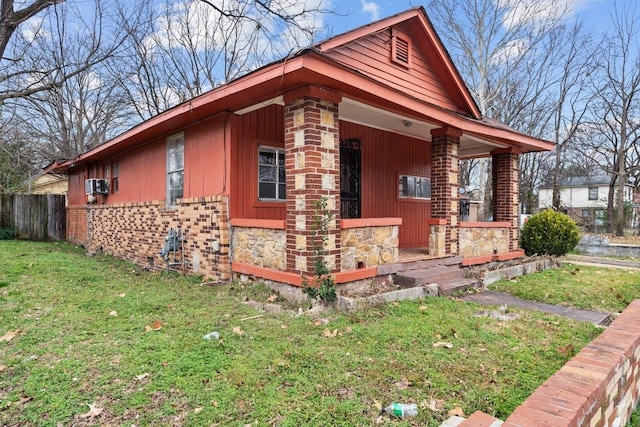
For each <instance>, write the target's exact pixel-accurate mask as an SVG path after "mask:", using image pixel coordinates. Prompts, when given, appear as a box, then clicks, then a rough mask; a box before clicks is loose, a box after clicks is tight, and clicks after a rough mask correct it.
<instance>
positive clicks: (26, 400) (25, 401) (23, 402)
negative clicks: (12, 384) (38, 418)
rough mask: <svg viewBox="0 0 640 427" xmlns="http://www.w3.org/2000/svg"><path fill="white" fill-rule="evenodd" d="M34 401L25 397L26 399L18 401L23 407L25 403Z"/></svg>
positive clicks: (22, 398) (29, 397)
mask: <svg viewBox="0 0 640 427" xmlns="http://www.w3.org/2000/svg"><path fill="white" fill-rule="evenodd" d="M32 400H33V397H31V396H24V397H21V398H20V400H18V403H19V404H21V405H24V404H25V403H27V402H31V401H32Z"/></svg>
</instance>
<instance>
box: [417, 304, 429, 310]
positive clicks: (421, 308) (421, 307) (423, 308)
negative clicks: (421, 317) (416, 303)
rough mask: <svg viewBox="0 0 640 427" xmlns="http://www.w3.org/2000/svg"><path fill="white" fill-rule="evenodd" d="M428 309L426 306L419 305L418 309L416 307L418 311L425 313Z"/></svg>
mask: <svg viewBox="0 0 640 427" xmlns="http://www.w3.org/2000/svg"><path fill="white" fill-rule="evenodd" d="M427 308H428V307H427V306H426V305H421V306H420V307H418V310H420V311H425V310H426V309H427Z"/></svg>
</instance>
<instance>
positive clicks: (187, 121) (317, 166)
mask: <svg viewBox="0 0 640 427" xmlns="http://www.w3.org/2000/svg"><path fill="white" fill-rule="evenodd" d="M551 148H552V145H551V144H550V143H548V142H545V141H542V140H539V139H536V138H533V137H530V136H527V135H523V134H521V133H519V132H516V131H514V130H512V129H510V128H508V127H506V126H504V125H502V124H500V123H498V122H495V121H493V120H490V119H487V118H484V117H482V115H481V114H480V112H479V110H478V107H477V106H476V104H475V103H474V101H473V99H472V97H471V94H470V93H469V90H468V89H467V87H466V86H465V84H464V82H463V81H462V79H461V77H460V75H459V74H458V72H457V70H456V68H455V66H454V65H453V63H452V61H451V59H450V57H449V55H448V54H447V52H446V50H445V48H444V46H443V45H442V43H441V41H440V39H439V38H438V36H437V34H436V33H435V31H434V29H433V27H432V25H431V23H430V22H429V19H428V18H427V15H426V13H425V11H424V9H423V8H416V9H411V10H408V11H406V12H403V13H400V14H398V15H396V16H392V17H390V18H387V19H383V20H381V21H379V22H375V23H372V24H370V25H367V26H365V27H362V28H359V29H356V30H354V31H350V32H348V33H345V34H342V35H339V36H336V37H333V38H331V39H329V40H326V41H324V42H322V43H319V44H317V45H315V46H312V47H310V48H308V49H305V50H302V51H300V52H297V53H295V54H292V55H290V56H288V57H287V58H284V59H282V60H281V61H279V62H276V63H273V64H271V65H268V66H265V67H263V68H261V69H258V70H256V71H254V72H252V73H250V74H248V75H246V76H244V77H242V78H239V79H237V80H235V81H232V82H230V83H228V84H226V85H224V86H221V87H218V88H216V89H214V90H212V91H210V92H208V93H205V94H204V95H201V96H199V97H197V98H194V99H192V100H190V101H188V102H186V103H184V104H181V105H179V106H177V107H175V108H172V109H170V110H168V111H166V112H164V113H162V114H160V115H158V116H156V117H154V118H152V119H150V120H148V121H146V122H144V123H142V124H140V125H139V126H137V127H135V128H133V129H131V130H129V131H128V132H126V133H124V134H122V135H120V136H119V137H117V138H115V139H113V140H111V141H109V142H107V143H105V144H103V145H101V146H99V147H97V148H95V149H93V150H91V151H89V152H87V153H84V154H82V155H80V156H78V157H77V158H75V159H72V160H68V161H66V162H64V163H62V164H60V165H58V167H57V170H58V171H64V172H66V173H67V174H68V176H69V193H68V194H69V200H68V204H69V206H68V225H67V233H68V238H69V240H70V241H71V242H73V243H78V244H83V245H85V246H86V247H87V248H88V249H89V250H90V251H93V250H102V251H104V252H105V253H110V254H113V255H116V256H118V257H122V258H125V259H129V260H132V261H135V262H137V263H139V264H143V265H154V264H155V265H156V266H158V265H159V264H161V263H162V261H161V259H160V258H159V256H158V252H159V251H160V249H161V248H162V247H163V243H164V237H165V236H166V235H167V233H168V232H169V230H170V229H171V228H173V229H179V230H180V232H181V233H182V235H183V236H184V237H185V239H186V242H185V246H184V247H185V254H186V259H187V260H188V264H189V268H190V269H191V270H192V271H194V272H197V273H200V274H204V275H205V276H207V277H210V278H217V279H220V280H226V279H230V278H231V277H232V276H233V274H234V273H242V274H249V275H252V276H255V277H260V278H264V279H268V280H272V281H274V282H280V283H289V284H294V285H296V284H300V282H301V276H302V275H304V274H309V273H310V272H311V271H312V266H313V257H314V256H315V252H314V246H313V235H314V234H313V231H312V229H311V228H312V223H313V220H314V215H315V210H314V202H316V201H318V200H319V199H321V198H326V200H327V202H328V208H329V210H330V211H331V214H332V216H333V218H334V221H333V222H332V223H331V230H330V232H329V236H328V239H327V245H326V252H325V257H326V260H327V263H328V265H329V266H330V268H331V270H332V271H333V272H334V274H335V277H336V281H337V282H338V283H345V282H352V281H358V280H362V279H367V278H371V277H374V276H375V275H376V274H377V273H378V268H379V266H381V265H384V264H393V263H397V262H398V261H399V255H400V252H401V251H402V250H403V248H425V249H424V252H425V253H427V252H428V256H430V257H444V256H457V257H460V256H461V257H462V259H463V263H465V264H471V263H479V262H486V261H489V260H492V259H495V258H499V259H509V258H514V257H518V256H521V254H522V252H521V251H519V250H518V155H520V154H522V153H526V152H530V151H541V150H549V149H551ZM481 156H486V157H488V156H491V157H492V159H493V162H492V164H493V188H494V198H493V200H494V221H495V222H492V223H469V222H461V221H460V220H459V206H458V205H459V203H458V201H459V200H458V198H459V184H458V161H459V160H460V159H469V158H474V157H481ZM92 178H96V179H102V180H105V181H89V186H93V187H96V186H97V190H96V188H92V189H91V190H92V191H90V193H94V194H91V195H89V196H88V195H87V194H86V193H87V192H86V191H85V188H86V185H87V181H86V180H87V179H92ZM103 182H106V184H107V186H106V187H107V188H103V184H102V183H103ZM98 190H103V191H98ZM100 193H103V194H100Z"/></svg>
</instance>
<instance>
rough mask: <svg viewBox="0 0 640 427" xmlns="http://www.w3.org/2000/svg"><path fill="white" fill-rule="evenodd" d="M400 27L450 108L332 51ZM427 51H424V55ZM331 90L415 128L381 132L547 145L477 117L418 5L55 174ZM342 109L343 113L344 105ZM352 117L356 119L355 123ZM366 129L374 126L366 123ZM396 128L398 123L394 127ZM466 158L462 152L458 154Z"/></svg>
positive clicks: (494, 145) (220, 91) (223, 90)
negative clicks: (292, 95) (307, 91)
mask: <svg viewBox="0 0 640 427" xmlns="http://www.w3.org/2000/svg"><path fill="white" fill-rule="evenodd" d="M400 27H403V28H404V29H406V32H407V33H409V34H410V35H411V36H412V38H413V39H414V40H417V41H416V44H417V45H418V47H419V50H420V52H426V53H425V55H426V56H425V57H428V58H429V61H430V62H431V64H432V68H433V70H435V71H434V72H435V74H434V76H435V80H437V81H438V82H440V83H441V84H442V86H443V87H444V88H445V89H446V91H447V93H448V96H449V100H450V101H451V103H452V104H453V105H455V108H447V107H446V106H442V105H439V104H438V103H436V102H434V101H433V100H430V99H428V97H425V96H419V95H416V94H414V93H413V92H412V91H411V90H407V89H406V88H403V87H399V86H398V85H397V84H396V85H394V84H390V83H389V82H387V81H384V80H381V78H380V76H379V75H374V74H372V73H370V72H368V70H367V69H365V67H360V66H358V64H357V61H356V62H354V61H348V62H345V61H344V60H343V59H342V58H340V57H339V55H338V51H339V50H340V49H341V48H343V47H345V46H347V45H349V44H352V43H356V42H358V41H361V40H363V38H367V37H371V36H372V35H374V34H376V33H380V32H381V31H385V30H387V29H398V28H400ZM427 51H428V52H427ZM310 84H312V85H315V86H319V87H323V88H327V89H330V90H332V91H334V92H338V93H341V94H342V95H343V102H342V103H341V108H340V110H341V113H340V114H341V117H340V119H341V120H342V119H343V117H342V112H343V110H344V111H348V110H349V109H351V110H353V111H355V110H357V109H360V110H359V112H360V114H361V116H365V115H366V116H370V117H372V116H375V117H376V118H380V117H386V118H389V117H392V118H394V120H395V121H396V122H397V123H403V122H406V121H409V122H411V123H414V122H415V123H418V124H419V126H414V127H413V128H412V129H402V128H401V127H399V128H391V127H389V128H387V129H388V130H391V131H402V132H404V133H407V134H408V135H410V136H414V137H418V138H421V139H428V137H429V131H430V130H431V129H435V128H439V127H444V126H450V127H454V128H457V129H460V130H461V131H462V132H463V137H462V138H461V142H463V141H464V142H465V144H468V145H469V146H473V145H474V144H475V147H476V148H477V147H482V150H484V151H482V153H480V152H474V151H472V150H470V151H469V153H468V156H472V155H488V153H489V151H488V150H493V149H504V148H508V149H515V150H516V151H517V152H529V151H544V150H550V149H552V148H553V144H552V143H550V142H547V141H543V140H541V139H538V138H534V137H531V136H528V135H525V134H523V133H520V132H518V131H515V130H513V129H511V128H509V127H507V126H506V125H504V124H502V123H499V122H497V121H494V120H491V119H487V118H484V117H482V116H481V114H480V112H479V110H478V107H477V105H476V104H475V102H474V101H473V97H472V96H471V94H470V92H469V90H468V88H467V87H466V85H465V84H464V82H463V80H462V78H461V77H460V74H459V73H458V71H457V69H456V68H455V66H454V64H453V62H452V61H451V58H450V56H449V54H448V53H447V51H446V49H445V48H444V45H443V44H442V42H441V40H440V38H439V37H438V36H437V34H436V32H435V30H434V28H433V26H432V25H431V22H430V21H429V19H428V17H427V15H426V12H425V10H424V8H422V7H418V8H414V9H410V10H408V11H406V12H402V13H399V14H397V15H394V16H392V17H389V18H385V19H382V20H380V21H378V22H375V23H372V24H369V25H366V26H363V27H360V28H357V29H355V30H352V31H349V32H346V33H344V34H341V35H338V36H335V37H332V38H330V39H328V40H325V41H323V42H320V43H317V44H316V45H313V46H311V47H310V48H306V49H302V50H300V51H298V52H296V53H294V54H292V55H290V56H287V57H285V58H283V59H281V60H279V61H276V62H274V63H271V64H268V65H266V66H263V67H261V68H259V69H257V70H255V71H253V72H251V73H249V74H246V75H244V76H242V77H239V78H237V79H235V80H233V81H230V82H228V83H227V84H225V85H223V86H220V87H217V88H215V89H212V90H211V91H209V92H206V93H204V94H202V95H200V96H197V97H195V98H193V99H191V100H189V101H187V102H184V103H182V104H180V105H177V106H175V107H173V108H171V109H169V110H167V111H164V112H163V113H160V114H158V115H157V116H154V117H152V118H150V119H149V120H147V121H145V122H143V123H141V124H139V125H137V126H135V127H134V128H132V129H130V130H128V131H127V132H125V133H123V134H121V135H119V136H117V137H115V138H113V139H112V140H110V141H107V142H106V143H104V144H102V145H100V146H98V147H96V148H94V149H92V150H90V151H88V152H86V153H83V154H81V155H80V156H78V157H76V158H74V159H70V160H67V161H65V162H63V163H61V164H60V165H58V166H57V167H56V168H55V170H56V171H66V170H67V169H68V168H69V167H74V166H75V165H80V164H83V163H87V162H91V161H97V160H100V159H104V158H108V157H110V156H114V155H116V154H118V153H120V152H122V151H124V150H128V149H131V148H133V147H135V146H137V145H140V144H144V143H146V142H148V141H150V140H152V139H154V138H158V137H162V136H165V135H168V134H170V133H174V132H176V131H178V130H179V129H182V128H185V127H186V126H188V125H190V124H193V123H197V122H199V121H200V120H203V119H205V118H210V117H212V116H215V115H227V114H244V113H246V112H249V111H253V110H256V109H259V108H261V107H262V106H264V105H268V104H271V103H280V104H282V95H283V94H285V93H287V92H289V91H292V90H295V89H298V88H300V87H302V86H306V85H310ZM343 106H344V108H343ZM354 120H355V119H354ZM370 120H371V122H369V123H367V125H370V124H371V125H373V124H374V123H375V119H370ZM398 126H400V125H398ZM461 156H462V157H464V156H465V155H464V153H461Z"/></svg>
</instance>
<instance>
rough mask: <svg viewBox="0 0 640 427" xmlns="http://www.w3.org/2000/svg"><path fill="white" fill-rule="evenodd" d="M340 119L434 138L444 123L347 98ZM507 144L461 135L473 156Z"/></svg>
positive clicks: (465, 152) (463, 150)
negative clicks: (432, 132) (432, 135)
mask: <svg viewBox="0 0 640 427" xmlns="http://www.w3.org/2000/svg"><path fill="white" fill-rule="evenodd" d="M274 104H275V105H281V106H284V99H283V96H282V95H280V96H276V97H274V98H271V99H267V100H265V101H262V102H258V103H256V104H253V105H250V106H248V107H245V108H243V109H240V110H237V111H235V114H238V115H243V114H247V113H251V112H252V111H256V110H259V109H261V108H264V107H267V106H269V105H274ZM339 116H340V120H344V121H347V122H351V123H355V124H360V125H363V126H368V127H371V128H374V129H380V130H384V131H389V132H394V133H398V134H400V135H405V136H409V137H412V138H418V139H422V140H425V141H431V130H432V129H437V128H439V127H440V126H439V125H436V124H433V123H428V122H424V121H419V120H415V119H413V118H410V117H406V116H403V115H400V114H396V113H392V112H389V111H386V110H383V109H381V108H376V107H373V106H371V105H367V104H364V103H362V102H359V101H356V100H353V99H349V98H343V99H342V101H341V102H340V105H339ZM502 147H503V146H502V145H500V144H496V143H491V142H488V141H485V140H483V139H480V138H478V137H475V136H472V135H467V134H464V135H462V137H461V138H460V153H459V154H460V157H462V158H465V157H467V158H471V157H478V156H483V155H484V156H486V155H489V152H490V151H491V150H493V149H496V148H502Z"/></svg>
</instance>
